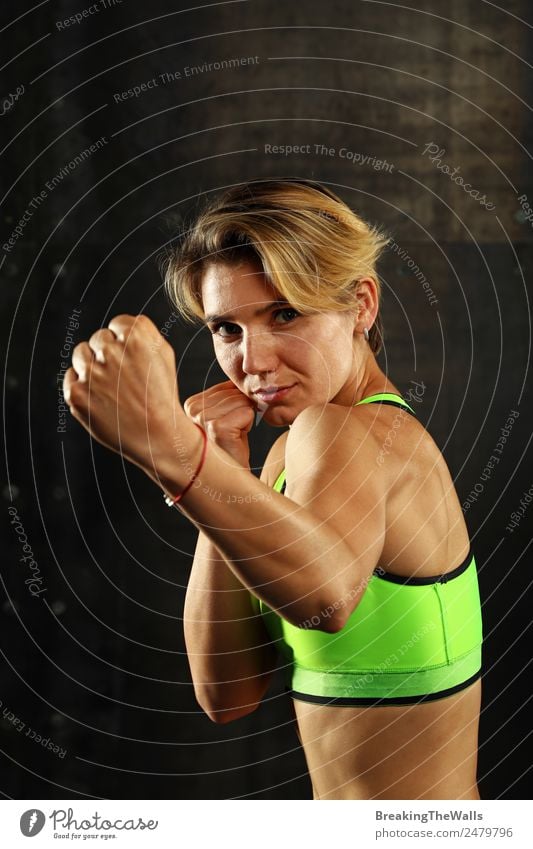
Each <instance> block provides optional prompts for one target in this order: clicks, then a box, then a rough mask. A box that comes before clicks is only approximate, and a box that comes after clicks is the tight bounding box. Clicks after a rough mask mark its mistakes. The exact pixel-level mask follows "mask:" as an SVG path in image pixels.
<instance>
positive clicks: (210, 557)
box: [183, 385, 286, 723]
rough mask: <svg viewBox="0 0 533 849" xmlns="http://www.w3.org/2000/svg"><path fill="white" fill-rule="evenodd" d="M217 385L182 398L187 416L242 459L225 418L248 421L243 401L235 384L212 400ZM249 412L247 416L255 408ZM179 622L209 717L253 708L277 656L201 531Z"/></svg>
mask: <svg viewBox="0 0 533 849" xmlns="http://www.w3.org/2000/svg"><path fill="white" fill-rule="evenodd" d="M222 386H224V385H222ZM216 389H217V388H216V387H213V388H212V389H211V390H208V391H207V393H201V395H200V396H193V398H192V399H189V401H188V402H187V404H186V411H187V414H188V415H189V416H190V418H192V419H193V421H196V422H198V423H199V424H202V425H204V426H206V429H207V430H208V433H209V435H210V438H212V439H213V440H214V441H216V442H217V443H219V444H221V445H222V447H224V449H225V450H226V451H230V452H231V453H232V455H233V456H234V457H235V459H238V460H239V462H240V463H241V464H242V465H245V464H246V463H247V458H248V448H247V432H248V431H247V430H246V429H245V428H243V430H242V431H241V437H240V439H238V440H236V439H235V438H234V443H233V445H232V444H230V442H229V437H228V422H229V423H231V421H232V419H233V425H234V424H235V418H237V419H238V418H239V414H240V415H242V414H244V424H245V426H246V427H247V423H248V421H249V416H248V415H247V414H246V407H247V405H249V401H248V399H246V398H245V396H242V399H239V398H238V397H237V396H236V395H235V391H236V390H234V389H233V390H231V389H230V391H229V393H225V392H224V390H223V389H222V388H221V389H220V390H218V404H217V405H214V404H213V401H214V400H216V398H217V393H216V392H215V390H216ZM238 395H240V393H238ZM206 396H207V398H206ZM221 397H222V402H223V403H222V404H221V403H220V399H221ZM235 401H237V405H238V404H239V402H240V404H241V406H240V407H239V406H238V410H237V411H236V410H235V407H234V403H235ZM228 404H229V407H230V408H231V407H232V406H233V410H232V411H231V412H230V413H229V414H228V413H227V412H226V411H225V410H224V406H226V410H227V407H228ZM248 409H249V407H248ZM209 410H211V412H209ZM251 412H252V419H251V421H252V422H253V415H254V414H255V411H253V410H252V411H251ZM213 414H216V418H215V419H211V420H209V419H208V418H207V417H208V416H209V415H213ZM242 423H243V422H242V421H241V424H242ZM248 430H249V428H248ZM224 432H225V433H224ZM233 436H234V437H235V432H234V433H233ZM285 438H286V434H282V436H281V437H280V438H279V439H278V440H276V442H275V443H274V445H273V446H272V448H271V449H270V452H269V454H268V457H267V459H266V461H265V465H264V468H263V472H262V474H261V480H263V481H264V482H265V483H267V484H269V485H270V480H271V475H270V473H269V468H271V467H272V466H273V465H274V464H279V457H280V449H281V450H283V448H282V446H283V445H284V442H285ZM282 457H283V454H281V459H282ZM276 461H277V463H276ZM183 625H184V632H185V644H186V648H187V655H188V659H189V665H190V669H191V675H192V679H193V684H194V692H195V695H196V699H197V701H198V703H199V704H200V706H201V707H202V709H203V710H204V711H205V713H206V714H207V715H208V716H209V718H210V719H212V720H213V722H217V723H226V722H231V721H232V720H235V719H239V718H240V717H242V716H246V715H247V714H249V713H251V712H252V711H254V710H255V709H256V708H257V707H258V705H259V703H260V701H261V699H262V698H263V696H264V694H265V692H266V690H267V688H268V685H269V683H270V680H271V678H272V674H273V672H274V669H275V667H276V662H277V654H276V651H275V649H274V647H273V645H272V644H271V642H270V638H269V636H268V634H267V631H266V629H265V627H264V625H263V623H262V622H261V619H260V617H259V616H258V615H257V614H256V612H255V610H254V608H253V606H252V600H251V597H250V593H249V591H248V590H247V589H246V588H245V587H244V586H243V585H242V584H241V582H240V581H239V579H238V578H237V577H236V575H235V574H234V572H233V571H232V570H231V569H230V567H229V566H228V564H227V563H226V561H225V560H224V558H223V557H222V556H221V554H220V552H219V551H218V549H217V548H216V546H215V545H213V543H212V542H211V541H210V540H209V539H208V537H206V536H205V534H203V533H202V532H201V531H200V533H199V535H198V542H197V545H196V551H195V554H194V561H193V565H192V570H191V575H190V578H189V583H188V587H187V593H186V597H185V609H184V614H183Z"/></svg>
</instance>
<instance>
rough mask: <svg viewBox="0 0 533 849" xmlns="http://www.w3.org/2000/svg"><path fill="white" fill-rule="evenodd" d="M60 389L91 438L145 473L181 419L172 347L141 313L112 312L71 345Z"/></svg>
mask: <svg viewBox="0 0 533 849" xmlns="http://www.w3.org/2000/svg"><path fill="white" fill-rule="evenodd" d="M63 394H64V396H65V401H66V403H67V404H68V405H69V407H70V412H71V413H72V415H73V416H74V418H75V419H77V420H78V421H79V422H80V424H82V425H83V427H85V428H86V430H88V431H89V433H90V434H91V436H93V437H94V439H96V440H97V441H98V442H100V443H101V444H102V445H105V446H106V447H107V448H111V449H112V450H113V451H116V452H118V453H120V454H122V455H123V456H124V457H125V458H126V459H127V460H129V461H130V462H132V463H135V464H136V465H137V466H140V467H141V468H142V469H144V470H145V471H147V472H148V474H150V473H152V472H153V470H154V468H155V465H154V464H155V463H157V459H158V457H159V456H160V455H162V454H163V453H164V452H165V450H166V451H167V452H168V446H169V445H170V444H171V442H172V437H173V435H174V434H175V433H176V429H177V428H179V419H180V416H181V417H182V418H183V419H184V420H185V421H186V419H185V413H184V412H183V409H182V407H181V405H180V402H179V395H178V386H177V380H176V361H175V356H174V351H173V349H172V348H171V346H170V345H169V343H168V342H167V341H166V339H164V338H163V336H161V334H160V332H159V330H158V329H157V327H156V326H155V325H154V324H153V322H152V321H151V320H150V319H149V318H148V317H147V316H145V315H137V316H133V315H118V316H116V317H115V318H113V319H112V321H110V322H109V325H108V327H106V328H103V329H101V330H97V331H96V333H93V335H92V336H91V338H90V339H89V341H88V342H81V343H80V344H79V345H76V347H75V348H74V351H73V354H72V368H69V369H68V371H67V372H66V374H65V377H64V380H63Z"/></svg>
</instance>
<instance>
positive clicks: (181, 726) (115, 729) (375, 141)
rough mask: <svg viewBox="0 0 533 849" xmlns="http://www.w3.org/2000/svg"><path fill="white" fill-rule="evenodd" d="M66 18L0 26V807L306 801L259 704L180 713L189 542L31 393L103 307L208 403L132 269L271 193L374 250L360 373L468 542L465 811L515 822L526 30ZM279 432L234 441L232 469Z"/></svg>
mask: <svg viewBox="0 0 533 849" xmlns="http://www.w3.org/2000/svg"><path fill="white" fill-rule="evenodd" d="M73 5H76V6H78V5H79V9H78V11H80V12H81V10H82V9H88V8H89V6H90V5H91V4H90V3H87V4H86V5H85V6H84V5H83V4H71V3H68V2H54V3H47V4H44V5H42V4H41V5H36V7H35V11H29V12H28V13H27V14H23V13H24V11H25V8H24V5H23V4H20V3H15V2H6V3H3V4H2V14H3V16H4V24H3V26H5V29H3V31H2V33H1V34H0V38H1V46H2V56H4V57H5V58H10V57H13V58H12V60H11V62H10V63H9V64H8V66H7V67H6V68H5V71H4V76H3V80H2V87H1V90H0V94H1V95H2V97H4V101H3V106H2V110H3V114H2V116H1V122H0V129H1V130H2V133H3V140H2V150H3V152H2V166H3V167H2V188H3V190H2V197H3V202H2V238H1V245H2V248H1V250H0V276H1V285H2V300H3V303H4V307H5V308H4V310H3V313H4V324H3V333H2V342H3V345H4V351H5V357H6V371H5V387H4V398H5V399H6V401H7V407H6V428H5V433H6V452H5V456H6V458H7V468H6V473H7V474H6V484H5V486H4V489H3V493H2V494H3V499H4V520H5V533H6V537H5V539H6V542H5V544H4V545H3V546H2V548H3V550H4V551H5V552H6V556H5V558H4V563H3V567H2V592H3V599H2V602H1V609H0V616H1V620H0V621H1V629H0V633H1V644H0V647H1V652H2V655H1V657H0V664H1V665H0V668H1V686H0V700H1V705H0V712H2V716H0V749H1V752H2V754H1V755H0V757H1V759H2V782H1V787H0V789H1V791H2V792H3V794H5V795H6V796H8V797H14V798H41V799H43V798H50V799H54V798H67V797H79V798H90V797H93V796H94V797H104V798H108V797H109V798H126V799H128V798H130V799H131V798H213V799H215V798H233V797H243V796H245V797H251V798H262V799H267V798H310V795H311V794H310V783H309V780H308V778H307V775H306V768H305V761H304V758H303V754H302V752H301V749H300V748H299V745H298V740H297V737H296V734H295V731H294V728H293V724H292V719H291V712H290V705H289V704H288V703H287V701H286V699H285V697H284V696H283V695H282V685H281V683H280V682H278V681H276V684H275V686H273V687H272V689H271V691H270V692H269V694H268V696H267V698H266V699H265V702H264V704H263V705H262V706H261V708H260V709H259V710H258V711H257V712H256V713H254V714H253V715H251V716H249V717H247V718H246V719H243V720H240V721H238V722H236V723H234V724H231V725H228V726H223V727H220V726H215V725H213V724H212V723H210V721H209V720H208V719H207V718H206V717H205V716H204V715H203V714H202V713H201V711H200V710H199V708H198V706H197V704H196V702H195V699H194V695H193V691H192V685H191V679H190V673H189V668H188V664H187V659H186V656H185V653H184V652H185V648H184V640H183V629H182V620H181V617H182V611H183V601H184V591H185V587H186V584H187V578H188V573H189V569H190V565H191V554H192V551H193V548H194V543H195V538H196V531H195V529H194V528H193V527H192V526H191V525H190V524H189V523H188V522H187V520H186V519H185V518H184V517H183V516H181V514H179V511H169V510H167V509H166V508H165V506H164V505H163V502H162V498H161V493H160V491H159V490H158V489H157V488H156V487H155V486H154V485H153V484H152V483H151V482H150V481H149V480H148V479H147V478H144V477H143V476H142V474H141V473H140V472H139V471H138V470H136V469H135V468H134V467H126V466H124V465H123V464H122V462H121V460H120V458H119V457H118V456H117V455H113V454H111V453H109V452H107V451H106V450H105V449H103V448H101V447H100V446H99V445H98V444H96V443H92V442H91V441H90V439H89V437H88V435H87V434H86V432H85V431H83V430H82V428H81V427H80V426H79V425H78V424H77V423H76V422H75V421H74V420H73V419H70V418H69V417H68V415H67V417H66V419H65V420H63V419H62V418H61V407H60V403H61V396H60V394H59V389H60V386H61V373H62V369H64V366H62V363H64V359H65V357H64V353H65V345H67V351H66V352H67V353H68V345H69V344H71V345H74V344H77V343H78V342H79V341H82V340H84V339H87V338H88V337H89V336H90V335H91V333H92V332H93V331H94V330H95V329H97V328H98V327H100V326H105V325H106V324H107V323H108V322H109V320H110V319H111V318H112V317H113V316H114V315H116V314H118V313H121V312H127V313H133V314H136V313H138V312H145V313H147V314H148V315H149V316H150V317H151V318H152V319H153V321H154V322H155V323H156V324H157V325H158V326H159V327H160V328H164V327H165V322H167V321H168V322H170V324H169V326H170V332H169V339H170V340H171V342H172V344H173V346H174V347H175V349H176V352H177V355H178V360H179V385H180V393H181V397H182V400H184V399H185V398H186V397H187V396H188V395H189V394H191V393H193V392H197V391H200V390H201V389H202V388H203V387H204V386H205V385H210V384H211V383H215V382H217V381H218V380H219V379H222V375H221V373H220V372H219V371H218V370H217V368H216V366H215V365H214V362H213V353H212V349H211V345H210V340H209V338H208V336H207V335H206V333H205V332H199V331H198V330H197V329H192V328H191V327H190V326H188V325H185V324H183V323H182V322H175V323H172V322H173V318H174V317H173V315H172V307H171V305H170V304H169V303H168V301H167V300H166V298H165V295H164V292H163V289H162V282H161V278H160V275H159V272H158V267H157V262H156V257H157V256H158V255H159V254H160V253H161V251H162V250H164V248H165V246H168V245H169V244H171V243H172V242H173V241H174V240H175V239H176V238H177V237H178V235H179V232H180V227H181V226H182V225H183V221H185V220H186V219H187V216H189V215H191V214H192V213H193V212H194V210H195V209H196V208H197V206H198V203H199V201H200V200H201V198H203V197H205V196H210V195H211V194H213V193H216V192H217V191H219V190H220V189H222V188H223V187H225V186H229V185H233V184H235V183H237V182H239V181H241V180H245V179H248V178H254V177H269V176H279V175H293V176H303V177H313V178H315V179H318V180H320V181H322V182H324V183H325V184H326V185H329V186H331V187H332V188H333V189H334V190H335V191H336V192H337V193H338V194H340V195H341V196H342V197H343V198H344V199H345V200H346V201H347V203H348V204H350V205H351V206H352V207H353V208H354V209H356V210H357V211H359V212H360V213H361V214H362V215H364V216H365V217H366V218H368V219H369V220H371V221H373V222H377V223H380V224H382V225H383V226H384V227H385V228H386V229H387V230H388V232H389V233H390V234H391V235H392V236H393V238H394V239H395V242H396V247H395V248H394V247H393V248H390V249H389V250H388V252H387V254H386V256H385V257H384V260H383V263H382V266H381V273H382V281H383V286H384V293H385V294H384V308H383V309H384V320H385V327H386V345H385V349H384V351H383V352H382V354H381V355H380V362H381V364H382V367H383V368H384V369H385V370H386V371H387V373H388V374H389V375H390V376H391V378H392V380H393V381H394V382H395V383H396V384H397V385H398V386H399V387H400V388H401V389H402V391H405V392H407V391H408V390H409V388H410V387H411V386H412V385H413V384H412V381H418V382H421V383H423V384H424V386H425V391H424V393H423V398H422V401H421V402H420V404H419V405H418V409H417V412H418V414H419V416H420V418H421V420H422V421H423V422H424V424H426V426H427V427H428V429H429V431H430V432H431V434H432V435H433V437H434V439H435V440H436V442H437V444H438V445H439V446H440V448H441V449H442V451H443V452H444V455H445V457H446V459H447V461H448V464H449V466H450V468H451V470H452V473H453V476H454V478H455V482H456V486H457V490H458V493H459V496H460V499H461V501H462V502H463V504H464V510H465V515H466V520H467V523H468V527H469V530H470V532H471V536H472V540H473V543H474V547H475V552H476V559H477V563H478V569H479V579H480V587H481V594H482V599H483V611H484V628H485V645H484V658H485V674H484V688H483V711H482V716H481V732H480V734H481V736H480V752H479V779H480V788H481V795H482V798H486V799H495V798H511V799H513V798H514V799H521V798H527V797H528V793H526V783H527V785H528V787H529V786H530V785H529V782H528V779H529V776H528V774H527V772H528V769H529V766H530V762H531V759H530V758H529V757H528V756H527V753H526V751H525V747H526V743H527V736H528V734H529V733H530V731H531V720H530V708H529V705H528V702H529V699H530V698H531V683H530V682H531V674H530V671H529V668H528V664H529V663H530V661H531V650H530V640H529V639H528V636H529V631H528V629H529V626H530V621H531V616H530V605H531V596H530V594H529V595H528V589H529V584H530V576H531V567H530V562H531V554H530V549H529V545H530V541H531V537H530V528H531V517H532V516H533V508H530V507H529V502H530V501H531V495H529V494H527V493H528V491H530V493H531V494H533V489H532V488H531V487H532V484H533V480H532V478H533V473H532V471H531V449H530V440H531V426H530V415H528V410H531V390H530V387H529V382H528V379H529V369H530V342H531V324H530V321H531V314H530V300H529V299H530V297H531V286H530V280H529V278H530V272H531V269H532V268H533V251H532V245H533V230H532V226H533V222H532V221H528V220H527V218H528V214H529V213H528V209H527V207H526V205H525V204H526V203H527V202H529V203H531V204H532V205H533V186H532V180H531V173H532V169H531V108H530V106H529V105H528V104H529V103H530V102H531V94H532V92H531V83H532V79H533V77H532V73H531V60H532V50H531V44H532V36H531V23H532V22H533V21H532V20H531V18H532V16H531V9H530V5H529V4H528V3H527V0H512V2H509V3H507V4H505V8H500V9H499V8H497V7H496V6H495V5H494V4H489V3H480V2H472V0H467V2H464V0H462V2H459V0H450V2H448V3H447V4H446V6H445V9H444V8H443V7H442V5H441V4H439V3H437V0H431V2H429V3H419V2H415V3H413V4H411V5H412V8H411V10H410V9H409V8H408V7H407V6H406V5H405V4H402V5H400V4H396V3H394V2H392V3H390V2H389V3H380V2H359V3H354V2H348V0H330V2H328V3H321V2H309V3H307V2H306V3H292V4H291V3H287V2H278V1H277V0H275V2H272V0H253V2H252V0H250V2H246V0H244V2H240V0H237V2H228V3H221V4H215V5H207V4H205V9H201V8H200V9H198V8H197V9H195V10H192V11H183V12H182V11H180V10H179V8H178V7H177V6H176V4H175V3H164V2H160V0H154V2H151V3H150V4H143V3H134V2H127V0H124V2H122V3H118V2H117V3H115V4H113V3H110V4H109V8H104V5H105V4H101V5H100V7H99V9H98V11H97V12H93V13H92V14H88V15H87V16H86V17H82V19H81V21H80V22H79V23H76V22H74V23H72V24H70V25H69V26H66V25H65V24H64V23H62V22H64V21H65V20H66V19H67V18H68V16H69V15H73V14H75V11H76V10H74V9H73ZM190 5H191V6H192V5H195V4H190ZM27 8H28V9H29V8H30V7H29V6H28V7H27ZM16 19H18V20H16ZM244 57H248V59H247V60H246V61H247V64H242V65H240V66H239V67H237V68H222V69H219V70H217V69H216V68H211V69H210V70H209V68H205V67H204V68H203V70H200V71H199V72H197V73H195V74H192V75H191V74H189V75H187V72H186V70H185V69H186V68H187V67H189V68H190V67H193V66H196V67H201V66H203V65H204V63H215V62H221V61H222V60H224V59H231V58H244ZM154 81H155V82H154ZM143 84H144V90H141V91H140V92H139V94H138V96H136V95H134V96H128V95H124V92H127V90H128V89H131V88H133V87H134V86H138V87H141V88H142V86H143ZM148 86H150V87H148ZM98 140H100V141H99V142H98ZM97 143H98V144H97ZM91 145H96V147H95V148H94V149H93V150H92V151H91V150H90V146H91ZM268 145H270V146H272V145H305V146H308V147H306V148H305V149H304V150H305V152H302V153H298V154H289V155H281V154H275V153H273V152H269V150H270V148H268V147H266V146H268ZM315 146H316V147H315ZM88 149H89V153H84V154H82V152H83V151H87V150H88ZM77 157H78V159H76V158H77ZM80 157H81V158H80ZM348 157H350V158H348ZM365 157H366V158H365ZM459 176H462V177H463V178H464V180H465V182H467V183H468V184H469V185H470V190H469V191H470V193H467V191H466V190H465V188H463V187H461V186H460V185H459V183H458V182H457V179H458V177H459ZM524 195H525V196H527V198H526V199H524V197H523V196H524ZM520 198H522V200H520ZM17 228H18V232H17ZM10 239H11V242H10V241H9V240H10ZM75 311H78V312H75ZM72 317H74V318H75V319H77V320H76V321H72V320H71V319H72ZM78 323H79V327H76V326H75V325H76V324H78ZM69 327H70V328H71V336H72V338H70V337H69V335H68V334H69ZM69 364H70V363H69ZM509 419H510V424H509V423H508V420H509ZM502 429H503V431H504V432H502ZM277 435H278V432H277V431H275V430H271V429H269V428H268V427H267V426H266V425H265V424H264V423H263V425H259V426H258V427H257V428H255V429H254V431H253V433H252V441H253V458H254V462H255V463H256V464H257V465H258V466H259V465H260V463H261V459H262V458H263V457H264V455H265V452H266V450H267V448H268V447H269V445H270V444H271V442H272V441H273V439H274V438H275V437H276V436H277ZM499 440H500V441H499ZM502 440H503V441H502ZM497 446H499V449H501V450H499V451H497V452H496V451H495V449H496V447H497ZM491 457H496V460H493V461H491V460H490V458H491ZM490 462H492V467H488V464H489V463H490ZM14 510H15V511H16V513H14V512H13V511H14ZM513 515H514V522H515V524H514V525H513V526H511V524H510V523H511V521H512V518H511V517H512V516H513ZM17 522H18V523H19V524H16V523H17ZM21 527H22V531H21V530H20V528H21ZM16 528H17V529H18V530H16ZM23 534H25V535H26V536H25V537H24V536H23V537H22V538H23V539H25V540H26V545H27V546H29V549H28V548H26V549H24V548H23V543H21V542H19V539H18V537H19V536H21V535H23ZM24 557H26V558H27V559H26V560H24V559H23V558H24ZM28 558H29V559H28ZM31 578H33V579H34V584H33V585H30V584H29V583H27V581H28V579H31ZM32 592H33V593H34V595H32ZM36 734H38V735H40V737H41V738H42V739H41V740H40V741H39V740H38V738H37V737H36V736H35V735H36ZM48 740H49V741H50V748H47V741H48Z"/></svg>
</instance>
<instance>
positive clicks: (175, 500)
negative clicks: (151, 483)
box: [164, 422, 207, 507]
mask: <svg viewBox="0 0 533 849" xmlns="http://www.w3.org/2000/svg"><path fill="white" fill-rule="evenodd" d="M194 424H195V425H196V427H197V428H198V429H199V430H200V431H201V432H202V437H203V446H202V456H201V457H200V462H199V463H198V467H197V469H196V471H195V473H194V474H193V476H192V478H191V479H190V481H189V483H188V484H187V486H186V487H185V489H184V490H183V492H180V493H179V495H176V497H175V498H172V497H171V496H170V495H165V496H164V499H165V504H166V505H167V506H168V507H174V505H175V504H177V503H178V502H179V501H181V499H182V498H183V496H184V495H185V493H187V492H188V491H189V490H190V488H191V486H192V485H193V483H194V481H195V480H196V478H197V477H198V475H199V474H200V470H201V468H202V466H203V465H204V461H205V455H206V454H207V433H206V432H205V430H204V429H203V427H202V425H199V424H196V422H194Z"/></svg>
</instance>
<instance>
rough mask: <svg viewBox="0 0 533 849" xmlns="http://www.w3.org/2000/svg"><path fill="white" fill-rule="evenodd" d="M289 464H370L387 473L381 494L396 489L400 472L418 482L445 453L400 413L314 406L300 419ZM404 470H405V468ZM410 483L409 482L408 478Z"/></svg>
mask: <svg viewBox="0 0 533 849" xmlns="http://www.w3.org/2000/svg"><path fill="white" fill-rule="evenodd" d="M286 459H287V463H288V464H289V462H290V463H291V464H292V463H296V464H297V465H298V466H300V465H301V464H302V463H308V462H313V463H314V464H317V465H316V467H317V468H319V467H320V465H321V462H320V461H321V460H323V461H324V462H327V463H328V464H330V463H331V462H333V463H334V465H336V461H337V463H340V464H341V465H344V464H345V463H349V464H350V465H352V464H355V465H356V466H357V465H359V464H360V463H364V464H365V465H366V467H367V469H370V468H373V469H375V470H378V469H382V470H383V475H380V476H378V477H379V482H380V489H382V488H383V486H385V488H387V483H388V484H390V485H393V482H394V481H397V480H398V474H399V472H400V471H401V472H403V473H405V475H407V476H408V477H411V476H417V475H418V474H420V472H421V470H422V469H427V467H428V466H434V465H435V463H437V464H438V463H439V461H440V460H441V453H440V451H439V449H438V447H437V445H436V443H435V442H434V440H433V438H432V437H431V435H430V434H429V433H428V431H427V430H426V429H425V427H424V426H423V425H422V423H421V422H420V421H419V420H418V419H417V418H416V417H415V416H413V415H412V414H411V413H409V412H408V411H407V410H404V409H402V408H399V407H395V406H390V405H382V404H366V405H359V406H354V407H345V406H341V405H339V404H312V405H310V406H309V407H306V408H305V410H302V412H301V413H300V414H299V415H298V416H297V417H296V419H295V420H294V422H293V424H292V426H291V429H290V431H289V437H288V440H287V444H286ZM400 466H401V469H400V468H399V467H400ZM404 482H405V478H404Z"/></svg>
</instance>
